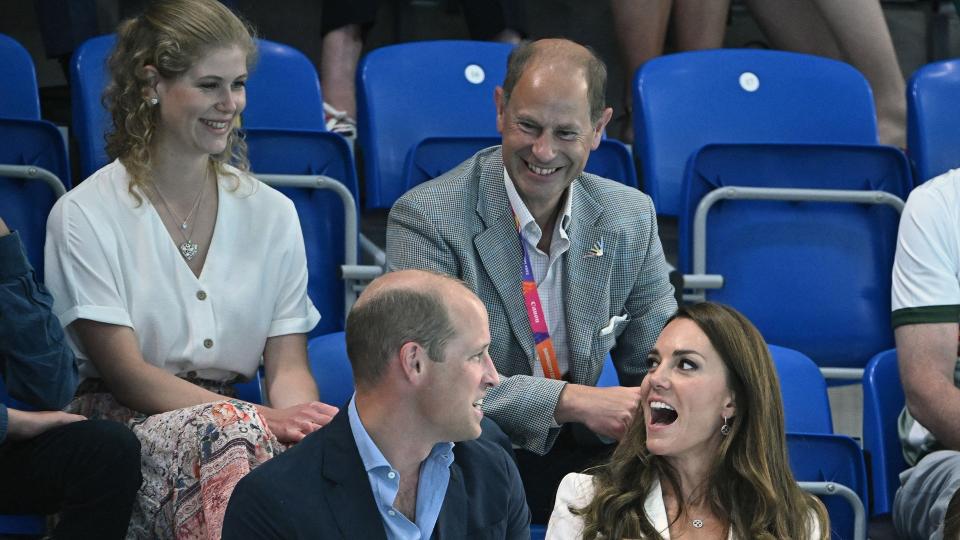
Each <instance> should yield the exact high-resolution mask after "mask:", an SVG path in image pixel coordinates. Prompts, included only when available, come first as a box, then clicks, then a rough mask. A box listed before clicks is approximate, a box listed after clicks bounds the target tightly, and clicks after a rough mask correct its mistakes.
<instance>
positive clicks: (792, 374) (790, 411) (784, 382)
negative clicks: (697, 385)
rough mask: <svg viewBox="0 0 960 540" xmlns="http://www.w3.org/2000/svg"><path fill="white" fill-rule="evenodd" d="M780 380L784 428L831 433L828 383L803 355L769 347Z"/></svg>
mask: <svg viewBox="0 0 960 540" xmlns="http://www.w3.org/2000/svg"><path fill="white" fill-rule="evenodd" d="M767 347H768V348H769V349H770V356H772V357H773V363H774V365H775V366H776V368H777V377H778V378H779V379H780V395H781V396H782V397H783V416H784V419H785V420H786V424H785V429H786V431H790V432H800V433H825V434H830V433H833V420H832V419H831V418H830V399H829V397H828V396H827V383H826V381H825V380H824V378H823V375H822V374H821V373H820V369H819V368H817V365H816V364H814V363H813V360H811V359H810V358H808V357H807V356H806V355H805V354H803V353H801V352H798V351H795V350H793V349H788V348H786V347H778V346H776V345H768V346H767Z"/></svg>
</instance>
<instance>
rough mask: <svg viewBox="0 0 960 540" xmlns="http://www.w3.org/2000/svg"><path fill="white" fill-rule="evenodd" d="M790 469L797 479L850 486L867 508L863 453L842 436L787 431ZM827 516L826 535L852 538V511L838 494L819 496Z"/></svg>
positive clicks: (838, 538) (848, 438) (853, 442)
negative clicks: (827, 532)
mask: <svg viewBox="0 0 960 540" xmlns="http://www.w3.org/2000/svg"><path fill="white" fill-rule="evenodd" d="M787 453H788V457H789V459H790V469H791V470H792V471H793V475H794V477H795V478H796V480H797V481H798V482H834V483H837V484H842V485H844V486H846V487H848V488H850V489H852V490H853V491H854V492H855V493H856V494H857V496H859V497H860V501H861V502H862V503H863V507H864V508H868V506H867V504H868V495H867V473H866V467H865V466H864V464H863V452H862V451H861V450H860V446H859V445H858V444H857V442H856V441H854V440H853V439H851V438H850V437H847V436H845V435H828V434H822V433H787ZM821 500H822V501H823V502H824V504H825V505H826V507H827V513H828V514H829V515H830V529H831V532H832V533H833V534H832V535H831V536H830V537H831V538H834V539H835V540H843V539H852V538H854V536H853V528H854V527H853V524H854V511H853V509H852V508H851V507H850V504H849V503H848V502H847V501H846V500H845V499H842V498H840V497H839V496H826V497H821Z"/></svg>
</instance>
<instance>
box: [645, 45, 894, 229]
mask: <svg viewBox="0 0 960 540" xmlns="http://www.w3.org/2000/svg"><path fill="white" fill-rule="evenodd" d="M633 96H634V110H633V127H634V132H635V137H634V152H633V153H634V156H636V157H637V159H638V161H640V162H641V163H642V164H643V174H642V176H643V189H644V191H645V192H647V193H648V194H650V196H651V197H652V198H653V202H654V204H655V206H656V208H657V212H658V213H659V214H665V215H670V216H678V215H680V212H681V211H682V208H683V195H682V191H681V188H682V182H683V177H684V169H685V167H686V165H687V161H688V159H689V158H690V156H691V155H692V154H693V153H694V152H695V151H696V150H697V149H699V148H700V147H701V146H704V145H706V144H710V143H830V144H832V143H841V144H844V143H845V144H877V141H878V139H877V126H876V114H875V113H874V106H873V97H872V93H871V91H870V87H869V85H868V84H867V81H866V79H864V77H863V76H862V75H861V74H860V73H859V72H857V71H856V70H855V69H854V68H852V67H851V66H850V65H848V64H845V63H842V62H837V61H834V60H829V59H826V58H822V57H817V56H810V55H805V54H796V53H789V52H782V51H765V50H754V49H717V50H710V51H696V52H685V53H678V54H670V55H665V56H661V57H659V58H654V59H652V60H650V61H649V62H647V63H645V64H644V65H643V67H641V68H640V69H639V70H637V73H636V76H635V78H634V85H633Z"/></svg>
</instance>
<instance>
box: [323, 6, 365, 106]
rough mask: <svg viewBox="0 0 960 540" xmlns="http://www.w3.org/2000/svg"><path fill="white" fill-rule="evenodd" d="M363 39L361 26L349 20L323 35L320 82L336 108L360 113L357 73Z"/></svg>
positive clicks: (330, 102) (325, 99) (324, 95)
mask: <svg viewBox="0 0 960 540" xmlns="http://www.w3.org/2000/svg"><path fill="white" fill-rule="evenodd" d="M362 49H363V41H362V40H361V36H360V26H359V25H356V24H348V25H346V26H341V27H340V28H337V29H336V30H332V31H330V32H328V33H327V35H325V36H323V51H322V52H321V56H320V86H321V88H322V90H323V99H324V101H326V102H327V103H329V104H330V105H332V106H333V107H334V108H336V109H339V110H341V111H345V112H346V113H347V116H349V117H350V118H356V117H357V97H356V82H355V81H356V74H357V63H358V62H359V61H360V52H361V50H362Z"/></svg>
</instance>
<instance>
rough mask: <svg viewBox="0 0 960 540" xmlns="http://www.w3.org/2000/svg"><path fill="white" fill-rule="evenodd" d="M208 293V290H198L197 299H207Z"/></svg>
mask: <svg viewBox="0 0 960 540" xmlns="http://www.w3.org/2000/svg"><path fill="white" fill-rule="evenodd" d="M206 299H207V293H206V291H197V300H206Z"/></svg>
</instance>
